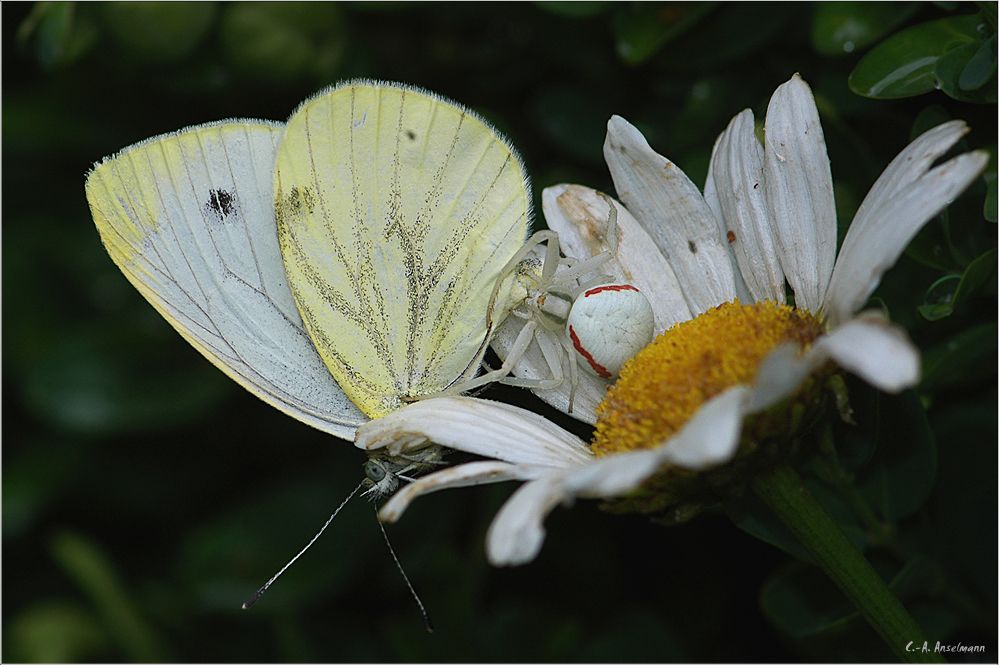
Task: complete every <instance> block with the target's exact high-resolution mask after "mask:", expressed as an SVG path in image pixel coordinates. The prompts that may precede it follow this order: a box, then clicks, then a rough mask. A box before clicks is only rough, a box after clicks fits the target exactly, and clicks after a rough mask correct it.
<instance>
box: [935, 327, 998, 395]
mask: <svg viewBox="0 0 999 665" xmlns="http://www.w3.org/2000/svg"><path fill="white" fill-rule="evenodd" d="M997 340H999V326H997V324H995V323H983V324H981V325H979V326H975V327H974V328H969V329H967V330H964V331H962V332H959V333H957V334H956V335H954V336H953V337H951V338H950V339H948V340H947V341H945V342H943V343H942V344H939V345H938V346H935V347H933V348H931V349H929V350H928V351H926V352H925V353H923V380H922V382H921V383H920V389H921V390H924V391H927V392H932V391H935V390H940V389H942V388H948V387H952V386H955V385H960V384H961V383H965V382H969V383H977V382H979V381H981V380H987V379H988V378H989V377H990V376H991V377H994V376H995V374H996V342H997Z"/></svg>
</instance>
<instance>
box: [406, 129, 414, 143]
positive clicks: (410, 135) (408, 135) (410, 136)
mask: <svg viewBox="0 0 999 665" xmlns="http://www.w3.org/2000/svg"><path fill="white" fill-rule="evenodd" d="M406 138H407V139H409V140H410V141H415V140H416V132H414V131H413V130H412V129H407V130H406Z"/></svg>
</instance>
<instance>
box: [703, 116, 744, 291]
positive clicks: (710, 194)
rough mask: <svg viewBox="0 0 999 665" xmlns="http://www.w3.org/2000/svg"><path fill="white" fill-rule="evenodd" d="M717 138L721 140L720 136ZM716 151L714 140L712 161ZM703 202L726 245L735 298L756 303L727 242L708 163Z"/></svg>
mask: <svg viewBox="0 0 999 665" xmlns="http://www.w3.org/2000/svg"><path fill="white" fill-rule="evenodd" d="M718 138H719V139H721V137H720V136H719V137H718ZM717 150H718V141H717V140H716V141H715V145H714V147H713V148H712V149H711V156H712V161H714V154H715V151H717ZM704 202H705V203H707V204H708V207H709V208H711V212H712V213H714V217H715V222H717V224H718V236H719V237H720V238H723V239H724V242H722V245H728V258H729V261H731V263H732V266H733V268H732V278H733V280H734V282H735V296H736V297H737V298H738V299H739V302H741V303H742V304H744V305H749V304H751V303H754V302H756V299H755V298H754V297H753V296H752V294H751V293H750V292H749V287H747V286H746V280H745V279H744V278H743V276H742V272H741V271H740V270H739V261H738V259H736V256H735V248H733V247H732V243H730V242H728V227H727V226H725V217H724V215H723V214H722V209H721V201H719V200H718V188H717V187H716V185H715V178H714V165H713V164H712V162H708V176H707V178H706V179H705V180H704Z"/></svg>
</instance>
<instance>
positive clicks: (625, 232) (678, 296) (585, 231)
mask: <svg viewBox="0 0 999 665" xmlns="http://www.w3.org/2000/svg"><path fill="white" fill-rule="evenodd" d="M608 200H610V201H611V202H612V203H613V204H614V206H615V207H616V209H617V231H618V232H617V237H618V248H617V256H616V258H615V259H612V260H610V261H608V262H607V263H605V264H604V265H603V266H601V268H600V272H602V273H604V274H606V275H608V276H610V277H612V278H613V279H614V280H616V281H618V282H619V283H622V284H631V285H633V286H635V287H636V288H638V289H639V290H640V291H641V292H642V293H644V294H645V297H646V298H648V299H649V304H650V305H652V311H653V312H654V313H655V316H656V327H655V334H656V335H659V334H662V333H663V332H664V331H665V330H666V329H668V328H671V327H672V326H673V325H674V324H676V323H679V322H681V321H688V320H690V319H691V318H692V317H691V315H690V309H689V308H688V307H687V303H686V301H685V300H684V299H683V293H682V291H681V289H680V284H679V282H678V281H677V279H676V275H674V274H673V269H672V268H671V267H670V265H669V263H667V262H666V259H665V258H663V255H662V254H660V253H659V250H658V249H657V248H656V245H655V243H654V242H653V241H652V239H651V238H650V237H649V234H648V233H647V232H646V231H645V229H643V228H642V226H641V224H639V223H638V221H637V220H636V219H635V218H634V217H633V216H632V215H631V213H630V212H628V210H627V208H625V207H624V206H622V205H621V204H620V203H618V202H617V201H614V199H611V198H610V197H607V199H605V198H604V197H603V196H601V195H600V193H599V192H597V191H596V190H594V189H589V188H588V187H581V186H579V185H556V186H554V187H549V188H547V189H545V190H544V191H543V192H542V193H541V206H542V210H544V213H545V221H546V222H548V228H550V229H551V230H553V231H555V232H557V233H558V234H559V241H560V242H561V243H562V246H563V247H564V251H565V255H566V256H571V257H574V258H577V259H585V258H588V257H590V256H596V255H597V254H600V253H601V252H603V251H605V250H609V249H610V248H609V246H608V244H607V242H606V239H605V238H606V230H607V222H608V219H609V218H610V208H609V207H608V203H607V201H608Z"/></svg>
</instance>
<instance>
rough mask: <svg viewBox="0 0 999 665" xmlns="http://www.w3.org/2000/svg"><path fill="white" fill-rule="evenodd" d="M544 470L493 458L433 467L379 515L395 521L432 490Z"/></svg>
mask: <svg viewBox="0 0 999 665" xmlns="http://www.w3.org/2000/svg"><path fill="white" fill-rule="evenodd" d="M546 473H551V467H544V466H527V465H524V464H509V463H507V462H492V461H486V462H468V463H466V464H459V465H458V466H452V467H450V468H447V469H442V470H441V471H435V472H434V473H431V474H429V475H426V476H423V477H421V478H417V479H416V480H414V481H413V482H411V483H409V484H407V485H403V486H402V488H400V489H399V491H398V492H396V493H395V494H393V495H392V498H391V499H389V500H388V501H387V502H386V503H385V505H384V506H382V508H381V510H379V511H378V518H379V519H380V520H382V521H383V522H395V521H396V520H398V519H399V518H400V517H402V514H403V513H404V512H405V511H406V508H408V507H409V504H411V503H412V502H413V501H414V500H415V499H416V498H417V497H420V496H423V495H424V494H430V493H431V492H437V491H439V490H443V489H451V488H455V487H472V486H474V485H487V484H489V483H501V482H504V481H506V480H533V479H534V478H538V477H540V476H543V475H544V474H546Z"/></svg>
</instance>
